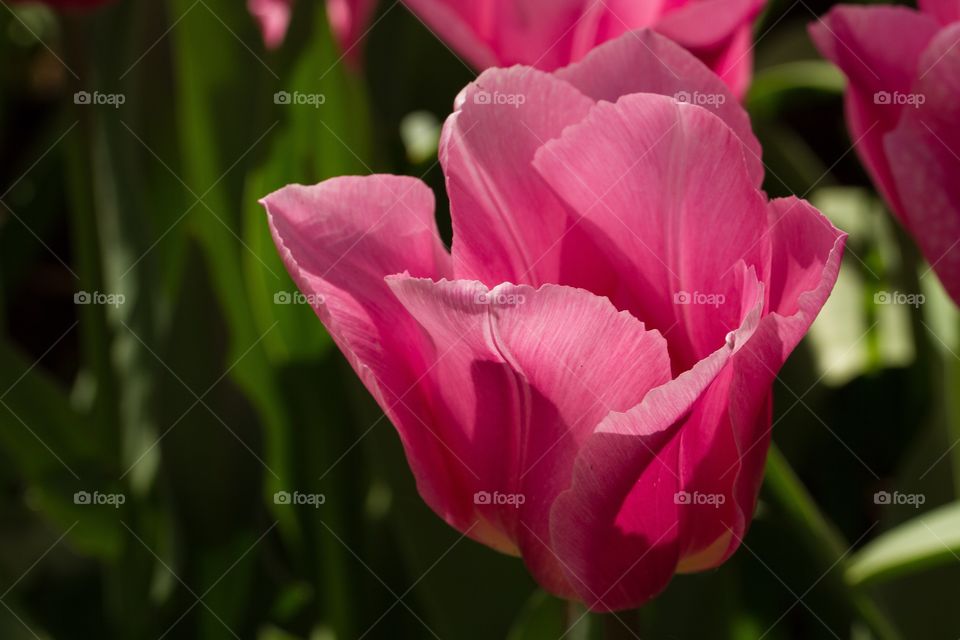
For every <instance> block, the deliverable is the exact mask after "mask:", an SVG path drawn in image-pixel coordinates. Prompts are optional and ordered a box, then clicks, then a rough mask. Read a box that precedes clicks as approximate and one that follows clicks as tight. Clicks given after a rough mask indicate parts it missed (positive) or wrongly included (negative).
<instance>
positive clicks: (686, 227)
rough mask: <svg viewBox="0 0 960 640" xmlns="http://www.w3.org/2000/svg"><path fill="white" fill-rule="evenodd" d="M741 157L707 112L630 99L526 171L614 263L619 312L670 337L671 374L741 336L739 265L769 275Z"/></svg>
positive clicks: (541, 154)
mask: <svg viewBox="0 0 960 640" xmlns="http://www.w3.org/2000/svg"><path fill="white" fill-rule="evenodd" d="M741 149H742V145H741V143H740V141H739V139H738V138H737V137H736V135H735V134H734V132H733V131H732V130H731V129H730V128H729V127H728V126H726V125H725V124H724V123H723V121H722V120H720V119H719V118H718V117H716V116H715V115H713V114H712V113H710V112H709V111H707V110H706V109H702V108H700V107H696V106H693V105H690V104H682V103H678V102H676V101H674V100H671V99H669V98H666V97H664V96H658V95H653V94H634V95H630V96H626V97H624V98H621V99H620V101H619V102H617V103H616V104H615V105H614V104H609V103H603V102H601V103H600V104H598V105H597V106H596V107H595V108H594V109H593V110H592V111H591V112H590V115H588V116H587V117H586V118H585V119H584V120H583V121H582V122H581V123H579V124H577V125H574V126H572V127H569V128H568V129H567V130H566V131H564V133H563V135H562V136H561V137H560V138H559V139H557V140H554V141H552V142H549V143H547V144H546V145H544V147H543V148H542V149H540V151H538V153H537V155H536V159H535V161H534V166H535V167H536V168H537V170H538V171H539V172H540V174H541V175H542V176H543V177H544V179H546V181H547V182H548V183H549V184H550V185H551V186H552V187H553V188H554V189H555V190H556V191H557V193H559V194H560V195H561V196H562V197H563V199H564V200H566V201H567V202H568V203H569V204H570V205H571V206H572V207H573V209H574V210H575V211H576V212H577V213H578V214H580V215H581V216H583V218H584V220H583V222H581V223H580V225H581V226H583V227H584V228H586V229H587V231H588V232H589V233H591V234H592V235H593V236H594V237H595V238H596V240H597V243H598V245H600V246H601V247H603V248H605V249H606V250H607V252H608V253H609V254H610V255H611V256H613V258H612V259H613V260H615V261H616V264H617V266H618V268H619V270H620V273H621V275H622V282H623V287H624V291H623V293H622V297H620V298H618V299H615V300H614V302H615V303H616V304H617V306H618V307H619V308H626V309H630V310H631V311H633V313H634V315H636V316H637V317H638V318H642V319H643V320H644V321H645V322H647V323H648V325H649V326H651V327H653V328H657V329H659V330H660V331H662V332H663V333H664V334H665V335H666V336H667V337H668V340H669V342H670V351H671V356H672V359H673V364H674V368H675V371H683V370H686V369H688V368H690V367H691V366H692V365H693V363H695V362H697V361H699V360H700V359H702V358H703V357H705V356H706V355H707V354H710V353H712V352H713V351H714V350H715V349H716V348H717V347H718V345H720V344H722V343H723V341H724V338H725V336H726V334H727V332H728V331H729V329H725V328H724V327H725V326H726V327H730V326H737V325H739V322H740V308H739V306H738V304H737V302H738V301H739V298H740V295H739V289H740V286H741V280H740V279H739V277H738V276H737V275H736V273H735V266H736V265H737V263H738V262H739V261H741V260H743V261H745V262H746V265H747V266H753V267H755V268H756V270H757V273H758V276H759V277H760V279H761V280H763V279H764V276H765V274H766V271H767V266H766V265H767V263H768V261H769V251H768V248H767V243H764V242H763V241H762V236H763V231H764V230H765V229H766V224H767V223H766V206H765V201H764V198H763V197H762V195H761V193H760V192H759V191H757V190H756V189H755V188H754V186H753V185H752V184H751V181H750V177H749V174H748V171H747V166H746V163H745V159H744V156H743V153H742V150H741ZM718 229H723V230H729V232H721V233H718Z"/></svg>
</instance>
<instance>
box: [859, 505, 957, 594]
mask: <svg viewBox="0 0 960 640" xmlns="http://www.w3.org/2000/svg"><path fill="white" fill-rule="evenodd" d="M958 559H960V502H958V503H953V504H950V505H947V506H944V507H940V508H939V509H936V510H934V511H930V512H929V513H925V514H923V515H920V516H918V517H916V518H914V519H913V520H910V521H908V522H906V523H904V524H902V525H900V526H899V527H897V528H896V529H893V530H892V531H888V532H886V533H884V534H883V535H882V536H880V537H878V538H877V539H875V540H873V541H872V542H870V543H869V544H868V545H867V546H865V547H864V548H863V549H861V550H860V551H858V552H857V553H856V554H855V555H854V556H853V557H852V558H851V559H850V563H849V566H848V568H847V572H846V577H847V581H848V582H850V583H851V584H853V585H860V584H865V583H869V582H878V581H883V580H890V579H892V578H896V577H898V576H901V575H904V574H908V573H913V572H916V571H921V570H923V569H926V568H928V567H934V566H938V565H941V564H944V563H952V562H957V561H958Z"/></svg>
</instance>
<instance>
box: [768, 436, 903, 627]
mask: <svg viewBox="0 0 960 640" xmlns="http://www.w3.org/2000/svg"><path fill="white" fill-rule="evenodd" d="M765 486H766V488H767V489H768V490H769V492H770V494H771V495H772V496H773V497H774V498H775V500H776V504H777V506H778V507H779V509H780V511H781V512H782V514H783V515H784V516H786V518H787V520H788V521H789V522H790V524H791V525H793V527H794V529H795V530H796V531H797V532H799V533H800V535H802V536H803V539H804V543H805V545H806V546H807V548H808V549H809V550H810V551H811V552H812V553H813V554H814V555H815V556H816V559H817V562H818V564H819V565H822V566H823V567H824V569H825V570H826V569H827V568H832V570H831V571H830V574H831V576H833V577H832V578H831V579H832V581H833V583H834V585H835V586H836V587H837V589H836V591H837V592H838V593H840V594H843V595H844V596H845V597H846V598H847V604H848V606H849V607H850V608H851V610H852V611H853V612H854V613H855V614H856V615H858V616H859V617H860V618H861V619H862V620H863V621H864V622H865V623H866V624H867V625H868V626H869V627H870V630H871V631H872V632H873V634H874V635H875V636H876V637H877V638H879V639H880V640H902V636H901V635H900V633H899V632H898V631H897V630H896V628H895V627H894V626H893V623H892V622H891V621H890V620H889V618H887V616H886V614H885V613H884V612H883V611H882V609H881V608H880V607H879V606H878V605H877V604H876V602H874V601H873V599H872V598H871V597H870V596H869V594H867V593H866V592H865V591H864V590H862V589H859V588H856V587H852V586H850V585H847V584H845V583H844V582H843V576H844V575H845V573H846V571H845V568H846V564H847V562H846V557H847V553H848V550H849V547H850V545H849V544H847V542H846V540H844V538H843V536H842V535H841V534H840V532H839V531H837V529H836V527H834V525H833V524H832V523H831V522H830V521H829V520H827V518H826V517H825V516H824V515H823V513H822V512H821V511H820V509H819V508H818V507H817V505H816V503H815V502H814V501H813V498H812V497H811V496H810V494H809V493H808V492H807V489H806V487H804V486H803V483H802V482H801V481H800V479H799V478H798V477H797V475H796V474H795V473H794V471H793V469H791V468H790V465H789V464H788V463H787V460H786V458H784V457H783V454H782V453H781V452H780V450H779V449H777V447H776V446H771V448H770V454H769V456H768V457H767V469H766V476H765Z"/></svg>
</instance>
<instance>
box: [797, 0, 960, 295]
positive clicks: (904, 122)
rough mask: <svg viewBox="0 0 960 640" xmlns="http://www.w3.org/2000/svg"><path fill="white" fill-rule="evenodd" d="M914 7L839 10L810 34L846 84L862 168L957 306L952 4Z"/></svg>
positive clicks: (959, 246)
mask: <svg viewBox="0 0 960 640" xmlns="http://www.w3.org/2000/svg"><path fill="white" fill-rule="evenodd" d="M920 7H921V11H914V10H913V9H909V8H906V7H894V6H872V7H855V6H839V7H836V8H834V9H833V10H832V11H830V12H829V13H828V14H827V15H826V16H825V17H824V18H823V20H821V21H820V22H817V23H814V24H812V25H811V27H810V33H811V36H812V37H813V41H814V42H815V43H816V45H817V48H818V49H820V51H821V53H823V55H824V56H825V57H827V58H828V59H830V60H831V61H833V63H834V64H836V65H837V66H839V67H840V69H841V70H842V71H843V72H844V73H845V74H846V76H847V78H848V79H849V85H848V87H847V92H846V113H847V124H848V127H849V129H850V135H851V137H852V138H853V139H854V141H855V147H856V149H857V153H858V154H859V156H860V159H861V161H862V162H863V164H864V166H866V168H867V171H868V173H869V174H870V176H871V178H872V179H873V182H874V183H875V184H876V186H877V188H878V190H879V191H880V193H881V194H882V195H883V196H884V198H885V199H886V201H887V203H888V204H889V205H890V208H891V209H892V210H893V212H894V214H895V215H896V216H897V218H898V219H899V220H900V222H901V223H902V224H903V226H904V227H905V228H906V230H907V231H908V232H909V233H910V234H912V236H913V237H914V238H915V240H916V242H917V244H918V245H919V246H920V249H921V250H922V252H923V254H924V256H925V257H926V259H927V260H928V261H929V262H930V265H931V266H932V267H933V269H934V270H935V271H936V272H937V274H938V275H939V277H940V280H941V282H942V283H943V285H944V287H945V288H946V290H947V291H948V292H949V293H950V295H951V296H952V297H953V299H954V301H956V302H958V303H960V181H958V179H957V177H958V176H960V128H958V126H957V123H958V122H960V46H958V43H960V3H958V2H957V1H956V0H952V1H950V0H927V1H925V2H924V1H921V3H920Z"/></svg>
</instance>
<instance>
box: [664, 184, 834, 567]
mask: <svg viewBox="0 0 960 640" xmlns="http://www.w3.org/2000/svg"><path fill="white" fill-rule="evenodd" d="M769 218H770V231H769V238H770V241H771V242H772V244H773V247H772V254H773V255H774V256H776V259H775V260H774V261H773V264H772V269H771V274H770V279H769V296H768V298H769V301H768V311H769V313H768V314H767V315H766V316H764V317H763V319H762V320H761V321H760V323H759V326H758V327H757V330H756V331H755V332H754V333H753V334H752V335H751V336H750V337H749V339H748V340H747V342H746V343H745V344H744V346H743V348H742V349H740V350H738V351H737V352H736V353H734V354H733V357H732V358H731V360H730V363H729V365H728V366H727V368H726V369H725V370H724V372H723V373H722V374H721V375H720V376H718V378H717V379H716V380H715V381H714V382H713V383H712V384H711V386H710V388H709V389H708V390H707V391H706V392H705V393H704V395H703V397H702V398H701V400H700V401H699V402H698V404H697V406H696V407H695V408H694V410H693V411H692V412H691V415H690V417H689V418H687V420H686V421H685V423H684V425H683V427H682V428H681V430H680V438H681V440H682V445H681V456H680V460H681V469H682V483H683V487H684V490H685V491H687V492H688V493H691V494H693V493H699V494H701V495H709V496H723V500H722V501H721V502H722V504H719V505H717V506H716V507H714V506H713V505H712V504H710V503H708V504H706V505H693V506H692V508H690V509H685V510H684V511H683V516H684V517H683V518H682V519H681V531H682V534H681V538H682V541H683V548H684V560H683V562H682V563H681V565H680V570H681V571H702V570H705V569H709V568H712V567H715V566H718V565H719V564H720V563H722V562H723V561H725V560H726V559H727V557H729V555H730V554H731V553H733V551H734V550H735V549H736V548H737V547H738V546H739V542H740V540H742V539H743V537H744V536H745V535H746V530H747V527H748V525H749V524H750V514H752V513H753V509H754V505H755V504H756V498H757V493H758V491H759V489H760V483H761V480H762V478H763V468H764V463H765V460H766V454H767V449H768V447H769V443H770V424H771V422H770V416H771V414H770V410H771V397H770V388H771V385H772V383H773V381H774V379H775V377H776V375H777V373H778V372H779V371H780V368H781V367H782V366H783V363H784V362H785V361H786V359H787V357H788V356H789V355H790V353H791V352H792V351H793V349H794V348H795V347H796V346H797V344H798V343H799V342H800V340H801V339H802V337H803V336H804V334H806V332H807V330H808V329H809V327H810V324H811V323H812V322H813V320H814V319H815V318H816V316H817V314H818V313H819V312H820V309H821V308H822V306H823V304H824V303H825V302H826V299H827V297H828V296H829V294H830V291H831V290H832V289H833V285H834V283H835V281H836V278H837V274H838V272H839V268H840V259H841V257H842V255H843V245H844V241H845V236H844V234H842V233H841V232H840V231H838V230H837V229H836V228H835V227H834V226H833V225H832V224H831V223H830V222H829V221H828V220H827V219H826V218H825V217H824V216H823V215H822V214H821V213H820V212H819V211H817V210H816V209H814V208H813V207H812V206H811V205H810V204H809V203H807V202H806V201H803V200H798V199H796V198H783V199H778V200H774V201H773V202H771V203H770V206H769ZM718 542H719V543H720V544H717V543H718Z"/></svg>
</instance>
